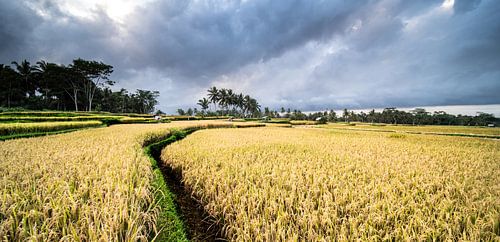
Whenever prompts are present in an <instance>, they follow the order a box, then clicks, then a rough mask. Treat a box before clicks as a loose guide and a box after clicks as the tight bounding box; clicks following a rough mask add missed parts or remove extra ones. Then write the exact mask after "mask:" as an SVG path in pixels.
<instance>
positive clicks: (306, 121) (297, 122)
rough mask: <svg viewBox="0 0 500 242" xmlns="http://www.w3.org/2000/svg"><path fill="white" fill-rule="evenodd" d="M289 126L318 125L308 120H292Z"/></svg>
mask: <svg viewBox="0 0 500 242" xmlns="http://www.w3.org/2000/svg"><path fill="white" fill-rule="evenodd" d="M290 123H291V124H293V125H314V124H318V122H316V121H310V120H292V121H290Z"/></svg>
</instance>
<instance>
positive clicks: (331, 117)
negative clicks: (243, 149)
mask: <svg viewBox="0 0 500 242" xmlns="http://www.w3.org/2000/svg"><path fill="white" fill-rule="evenodd" d="M263 115H265V116H268V117H270V118H289V119H291V120H314V121H324V122H326V121H328V122H366V123H386V124H412V125H464V126H486V125H488V124H496V125H497V126H498V125H500V119H498V118H496V117H495V116H493V115H492V114H487V113H479V114H478V115H476V116H469V115H453V114H448V113H446V112H444V111H439V112H434V113H430V112H427V111H425V109H422V108H416V109H414V110H411V111H409V112H406V111H402V110H398V109H396V108H385V109H384V110H383V111H382V112H375V110H372V111H370V112H368V113H365V112H359V113H355V112H354V111H349V110H347V109H344V111H343V112H342V114H337V113H336V112H335V111H333V110H330V111H324V112H312V113H309V114H306V113H303V112H302V111H300V110H293V111H291V110H290V109H288V110H285V109H284V108H281V112H278V111H271V110H269V109H268V108H265V112H264V114H263Z"/></svg>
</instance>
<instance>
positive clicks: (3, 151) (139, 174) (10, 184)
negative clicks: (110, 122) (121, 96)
mask: <svg viewBox="0 0 500 242" xmlns="http://www.w3.org/2000/svg"><path fill="white" fill-rule="evenodd" d="M208 125H210V126H217V127H218V126H224V127H227V126H231V124H228V123H226V122H210V121H204V122H200V121H197V122H180V123H169V124H127V125H114V126H111V127H106V128H97V129H88V130H82V131H76V132H72V133H66V134H61V135H54V136H44V137H38V138H30V139H16V140H8V141H5V142H1V143H0V174H2V175H1V177H0V238H1V239H2V240H7V241H21V240H22V241H24V240H33V241H60V240H62V241H138V240H139V241H146V240H148V239H149V237H148V236H149V235H150V233H151V232H153V235H154V232H157V231H158V230H159V229H161V228H156V227H155V223H156V220H157V217H158V212H159V211H158V207H156V206H157V205H155V204H154V203H153V198H154V191H153V187H152V180H153V173H152V167H151V163H150V160H149V158H148V157H147V156H146V155H145V154H144V151H143V149H142V147H143V146H144V145H146V144H147V143H150V142H155V141H158V140H160V139H162V138H163V137H165V136H166V135H167V134H168V133H169V132H170V130H171V129H172V128H178V129H182V128H187V127H197V126H208Z"/></svg>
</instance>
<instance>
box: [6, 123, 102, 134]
mask: <svg viewBox="0 0 500 242" xmlns="http://www.w3.org/2000/svg"><path fill="white" fill-rule="evenodd" d="M100 125H102V123H101V122H100V121H82V122H37V123H0V136H4V135H14V134H23V133H36V132H53V131H60V130H66V129H78V128H88V127H97V126H100Z"/></svg>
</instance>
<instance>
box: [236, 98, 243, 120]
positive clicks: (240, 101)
mask: <svg viewBox="0 0 500 242" xmlns="http://www.w3.org/2000/svg"><path fill="white" fill-rule="evenodd" d="M235 104H236V107H238V108H239V109H240V111H241V115H243V107H244V97H243V93H240V94H238V95H236V102H235Z"/></svg>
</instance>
